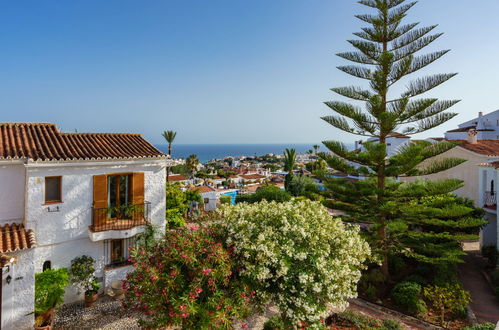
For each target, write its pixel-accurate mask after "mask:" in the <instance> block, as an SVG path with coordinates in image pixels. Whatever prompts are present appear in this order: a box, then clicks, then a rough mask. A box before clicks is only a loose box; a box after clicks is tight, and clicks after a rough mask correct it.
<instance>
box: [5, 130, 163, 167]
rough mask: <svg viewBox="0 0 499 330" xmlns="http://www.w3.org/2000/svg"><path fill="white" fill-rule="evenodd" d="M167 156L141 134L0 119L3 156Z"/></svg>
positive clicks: (31, 157)
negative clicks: (61, 129)
mask: <svg viewBox="0 0 499 330" xmlns="http://www.w3.org/2000/svg"><path fill="white" fill-rule="evenodd" d="M153 157H154V158H156V157H165V155H164V154H163V153H162V152H160V151H159V150H158V149H156V148H155V147H153V146H152V145H151V144H150V143H149V142H147V141H146V140H145V139H144V138H142V136H140V134H118V133H60V132H59V131H58V130H57V128H56V126H55V124H46V123H0V159H30V160H35V161H39V160H41V161H46V160H96V159H124V158H153Z"/></svg>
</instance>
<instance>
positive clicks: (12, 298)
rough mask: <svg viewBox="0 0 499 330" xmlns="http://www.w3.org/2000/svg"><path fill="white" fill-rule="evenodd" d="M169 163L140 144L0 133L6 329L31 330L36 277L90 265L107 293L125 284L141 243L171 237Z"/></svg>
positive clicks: (136, 138)
mask: <svg viewBox="0 0 499 330" xmlns="http://www.w3.org/2000/svg"><path fill="white" fill-rule="evenodd" d="M169 161H170V160H169V159H168V158H167V156H166V155H164V154H163V153H161V152H160V151H158V150H157V149H156V148H154V147H153V146H152V145H151V144H149V143H148V142H147V141H146V140H144V139H143V138H142V137H141V136H140V135H138V134H101V133H95V134H93V133H60V132H59V131H58V130H57V128H56V126H55V125H54V124H32V123H0V226H1V227H0V261H1V266H2V284H1V286H0V290H1V292H0V293H1V295H0V296H1V309H0V312H1V315H0V317H1V328H2V329H31V328H32V327H33V320H34V316H33V314H31V315H27V314H29V313H31V312H33V308H34V274H35V273H39V272H42V271H44V270H45V269H48V268H61V267H66V268H67V267H69V266H70V263H71V260H72V259H74V258H76V257H79V256H82V255H88V256H91V257H93V258H94V259H95V260H96V264H95V267H96V274H95V275H96V276H97V278H98V281H100V282H101V285H102V289H103V290H106V289H107V288H108V287H109V285H110V283H111V282H112V281H114V280H117V279H123V278H124V277H125V276H126V274H127V272H129V271H130V269H131V266H130V265H129V264H128V262H127V259H128V247H130V246H133V245H134V242H135V239H136V237H137V234H139V233H141V232H142V231H143V230H144V228H145V225H146V224H152V225H154V226H156V227H158V228H161V229H162V228H164V222H165V193H164V186H165V183H166V171H165V168H166V166H167V165H168V162H169ZM125 205H134V207H132V208H131V209H129V210H128V211H127V210H126V209H123V208H122V209H118V207H120V206H122V207H123V206H125ZM79 299H82V296H79V295H78V294H77V292H76V290H74V288H68V289H67V290H66V296H65V302H72V301H75V300H79Z"/></svg>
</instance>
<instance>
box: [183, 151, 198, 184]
mask: <svg viewBox="0 0 499 330" xmlns="http://www.w3.org/2000/svg"><path fill="white" fill-rule="evenodd" d="M185 165H186V167H187V170H188V171H189V173H190V175H191V179H192V178H194V173H196V170H197V168H198V165H199V159H198V156H196V155H189V157H187V159H186V160H185Z"/></svg>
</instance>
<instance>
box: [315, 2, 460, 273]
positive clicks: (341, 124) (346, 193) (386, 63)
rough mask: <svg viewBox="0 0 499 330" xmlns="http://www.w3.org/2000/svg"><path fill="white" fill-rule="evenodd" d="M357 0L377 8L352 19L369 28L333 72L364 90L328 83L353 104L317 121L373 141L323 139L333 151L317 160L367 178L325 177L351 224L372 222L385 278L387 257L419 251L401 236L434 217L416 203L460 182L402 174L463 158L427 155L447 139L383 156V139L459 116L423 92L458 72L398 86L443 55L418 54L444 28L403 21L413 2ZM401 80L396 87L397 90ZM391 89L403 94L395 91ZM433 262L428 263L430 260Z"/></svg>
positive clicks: (434, 169)
mask: <svg viewBox="0 0 499 330" xmlns="http://www.w3.org/2000/svg"><path fill="white" fill-rule="evenodd" d="M359 3H360V4H362V5H364V6H367V7H370V8H371V9H373V11H374V12H373V13H372V14H367V15H357V16H356V17H357V18H358V19H360V20H361V21H362V22H364V23H367V26H366V27H363V28H362V31H361V32H357V33H354V35H355V36H357V37H358V38H359V39H355V40H349V41H348V42H349V43H350V44H351V45H352V46H353V47H354V48H355V51H352V52H345V53H340V54H338V56H340V57H342V58H344V59H346V60H349V61H351V62H354V63H355V64H354V65H347V66H340V67H338V69H340V70H341V71H343V72H345V73H348V74H350V75H352V76H354V77H357V78H360V79H362V80H363V81H365V82H366V83H367V87H365V88H364V87H353V86H350V87H340V88H332V91H333V92H335V93H336V94H338V95H340V96H342V97H345V98H348V99H351V100H353V101H354V102H350V103H348V102H343V101H330V102H326V105H327V106H328V107H329V108H330V109H331V110H333V111H334V112H335V113H336V114H335V115H331V116H326V117H323V118H322V119H324V120H325V121H326V122H328V123H329V124H331V125H332V126H334V127H336V128H338V129H340V130H342V131H345V132H347V133H351V134H356V135H359V136H363V137H367V138H373V139H371V140H372V141H371V142H367V143H364V144H363V146H364V148H363V149H364V150H363V151H360V152H359V151H349V150H348V148H347V147H346V146H345V145H344V144H343V143H341V142H336V141H325V142H323V143H324V145H325V146H326V147H327V148H328V149H329V150H330V151H331V153H328V154H324V153H323V154H322V157H323V158H324V159H325V160H326V161H327V163H328V164H329V166H330V167H332V168H334V169H336V170H338V171H341V172H343V173H346V174H349V175H356V176H362V177H365V178H366V179H365V180H361V181H359V182H348V181H346V180H344V179H332V178H327V177H326V178H325V181H326V187H327V188H328V189H329V190H330V191H331V192H332V200H331V201H330V202H329V204H330V206H331V207H334V208H335V209H341V210H344V211H346V213H347V214H348V215H349V216H348V219H349V220H350V221H355V222H362V223H367V224H370V225H369V230H368V235H367V236H368V238H369V240H370V242H371V247H372V248H373V250H374V251H376V252H378V253H379V256H380V257H381V261H382V271H383V273H384V274H385V275H387V276H388V275H389V274H388V255H389V254H391V253H404V254H406V255H408V256H413V257H417V256H418V252H416V251H415V250H414V249H413V244H409V242H408V241H407V240H403V239H402V234H403V233H404V232H406V233H407V232H410V233H416V232H417V231H418V228H420V225H421V223H422V222H424V221H426V220H425V219H433V218H434V217H433V216H434V215H435V214H433V215H432V214H425V213H424V212H422V213H418V211H417V208H416V209H414V208H413V203H419V202H418V201H419V200H420V197H422V196H439V195H445V194H447V193H449V192H451V191H454V190H455V189H457V188H459V187H460V186H461V184H462V183H461V182H460V181H458V180H444V181H440V182H428V183H421V182H418V183H412V184H403V183H402V182H400V178H401V177H408V176H420V175H427V174H433V173H438V172H441V171H445V170H447V169H449V168H451V167H454V166H457V165H459V164H461V163H462V162H463V160H461V159H456V158H439V159H438V160H432V158H433V157H435V156H437V155H440V154H442V153H444V152H446V151H448V150H450V149H451V148H453V147H454V146H455V144H453V143H451V142H446V141H443V142H440V143H436V144H431V143H429V142H425V141H413V142H411V143H410V144H408V145H406V146H404V147H402V148H400V149H399V150H398V151H397V152H396V153H395V154H394V155H388V154H387V145H386V141H387V138H389V136H390V135H391V134H393V133H394V132H400V133H403V134H406V135H411V134H417V133H422V132H425V131H427V130H430V129H432V128H435V127H437V126H439V125H440V124H442V123H444V122H446V121H448V120H450V119H451V118H453V117H454V116H456V114H455V113H449V112H446V110H447V109H449V108H450V107H452V106H453V105H455V104H456V103H457V102H458V101H457V100H450V101H446V100H438V99H436V98H424V97H421V95H422V94H424V93H426V92H428V91H430V90H432V89H433V88H435V87H437V86H439V85H441V84H442V83H444V82H446V81H447V80H449V79H450V78H452V77H454V76H455V75H456V74H455V73H451V74H433V75H429V76H425V77H419V78H416V79H412V80H409V81H408V82H404V84H405V89H403V88H404V87H403V85H404V84H402V82H400V81H401V80H402V79H403V78H405V77H407V76H412V74H414V73H416V72H417V71H419V70H421V69H423V68H425V67H426V66H428V65H430V64H431V63H433V62H434V61H436V60H438V59H439V58H441V57H442V56H443V55H445V54H446V53H447V52H448V50H443V51H437V52H433V53H429V54H423V55H419V54H418V53H419V51H420V50H422V49H423V48H425V47H426V46H428V45H429V44H431V43H432V42H433V41H435V40H436V39H437V38H439V37H440V36H441V35H442V33H435V34H433V31H434V29H435V28H436V27H437V26H436V25H432V26H429V27H419V25H418V23H410V24H403V19H404V18H405V17H406V15H407V12H408V11H409V10H410V9H411V8H412V7H413V6H414V5H415V4H416V2H407V1H405V0H361V1H359ZM398 85H401V86H399V87H398V88H397V86H398ZM396 90H403V91H402V93H401V94H400V95H398V96H393V94H395V93H394V92H395V91H396ZM359 103H361V104H363V105H364V107H361V106H359ZM409 208H412V209H411V210H409ZM433 211H435V210H433ZM422 215H424V216H422ZM435 219H437V218H435ZM414 236H417V235H416V234H414ZM430 259H431V258H429V259H428V260H426V261H428V262H431V260H430Z"/></svg>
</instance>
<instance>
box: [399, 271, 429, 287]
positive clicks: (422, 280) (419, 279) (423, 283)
mask: <svg viewBox="0 0 499 330" xmlns="http://www.w3.org/2000/svg"><path fill="white" fill-rule="evenodd" d="M404 282H414V283H417V284H419V285H421V286H422V287H423V286H426V285H428V281H427V280H426V279H425V278H424V277H423V276H421V275H418V274H412V275H409V276H407V277H406V278H404Z"/></svg>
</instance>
